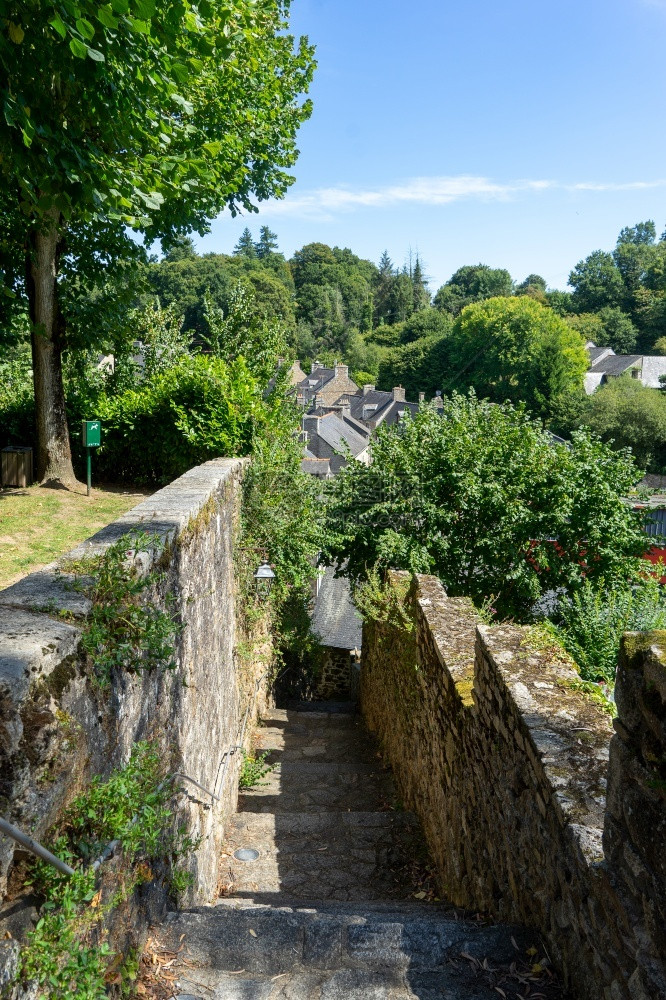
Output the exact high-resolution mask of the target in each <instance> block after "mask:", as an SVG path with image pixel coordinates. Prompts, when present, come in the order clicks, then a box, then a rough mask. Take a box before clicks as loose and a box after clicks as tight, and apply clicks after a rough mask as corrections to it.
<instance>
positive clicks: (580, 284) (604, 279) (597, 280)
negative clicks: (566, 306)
mask: <svg viewBox="0 0 666 1000" xmlns="http://www.w3.org/2000/svg"><path fill="white" fill-rule="evenodd" d="M569 284H570V285H571V287H572V288H573V290H574V291H573V296H572V303H573V305H574V308H575V309H576V310H577V311H578V312H596V311H597V310H599V309H603V307H604V306H619V305H621V304H622V300H623V298H624V285H623V282H622V274H621V272H620V270H619V268H618V267H617V264H616V263H615V261H614V259H613V255H612V254H610V253H605V252H604V251H603V250H595V251H594V253H591V254H590V256H589V257H586V258H585V260H581V261H579V262H578V264H576V266H575V267H574V269H573V271H572V272H571V274H570V275H569Z"/></svg>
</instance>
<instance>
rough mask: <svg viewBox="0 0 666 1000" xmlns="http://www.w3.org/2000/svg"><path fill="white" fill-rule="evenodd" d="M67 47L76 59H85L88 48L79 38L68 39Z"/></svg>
mask: <svg viewBox="0 0 666 1000" xmlns="http://www.w3.org/2000/svg"><path fill="white" fill-rule="evenodd" d="M69 47H70V49H71V51H72V54H73V55H75V56H76V58H77V59H85V58H86V56H87V55H88V46H87V45H84V44H83V42H82V41H81V39H80V38H70V40H69Z"/></svg>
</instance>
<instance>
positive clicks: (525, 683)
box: [361, 575, 666, 1000]
mask: <svg viewBox="0 0 666 1000" xmlns="http://www.w3.org/2000/svg"><path fill="white" fill-rule="evenodd" d="M402 576H403V579H402V581H400V579H399V577H398V578H397V579H396V576H395V575H394V577H393V585H395V584H396V583H397V584H399V585H401V586H403V587H404V582H405V581H404V575H402ZM408 608H409V609H410V617H411V622H410V623H409V624H408V625H407V626H406V627H401V625H400V624H399V623H394V624H391V623H389V622H374V623H366V624H365V626H364V642H363V658H362V662H363V666H362V672H361V704H362V709H363V713H364V716H365V718H366V720H367V722H368V724H369V726H370V728H371V729H373V730H374V731H375V732H376V733H377V734H378V736H379V738H380V740H381V743H382V746H383V749H384V752H385V753H386V756H387V757H388V759H389V760H390V763H391V765H392V767H393V770H394V773H395V775H396V779H397V782H398V786H399V789H400V792H401V794H402V797H403V799H404V802H405V805H406V806H407V807H408V808H411V809H413V810H414V811H415V812H417V814H418V815H419V816H420V818H421V821H422V824H423V827H424V831H425V835H426V838H427V841H428V845H429V848H430V851H431V854H432V856H433V859H434V861H435V864H436V869H437V874H438V879H439V884H440V890H441V892H442V894H443V895H445V896H446V897H447V898H448V899H449V900H451V901H452V902H454V903H456V904H458V905H460V906H464V907H468V908H470V909H472V910H474V911H478V910H482V911H486V912H488V913H489V914H491V915H493V916H495V917H496V918H498V919H502V920H507V921H513V922H519V923H523V924H525V925H527V926H530V927H533V928H537V929H538V930H539V931H540V932H541V933H542V935H543V939H544V943H545V946H546V949H547V952H548V954H549V956H550V958H551V960H552V961H553V963H554V965H555V966H556V967H557V968H559V969H560V970H561V972H562V973H563V975H564V978H565V980H566V981H567V983H568V985H569V987H570V988H571V989H572V991H573V992H574V993H575V994H576V995H577V996H579V997H584V998H586V1000H600V998H603V1000H647V998H650V1000H656V998H657V997H662V996H664V997H666V988H665V983H666V979H665V978H664V961H665V949H664V934H665V931H664V928H665V927H666V919H665V914H666V909H665V908H664V887H665V885H666V879H665V868H664V866H665V865H666V861H664V858H666V811H665V805H664V803H665V798H666V796H665V794H664V788H665V785H664V777H666V775H665V774H664V767H665V765H664V760H665V759H666V757H665V749H666V748H665V741H664V732H665V729H664V727H665V725H666V721H665V720H666V712H665V701H666V681H665V677H666V675H665V673H664V666H663V661H662V658H661V657H662V653H661V649H666V642H665V641H664V640H666V635H664V634H658V635H656V636H652V637H651V638H649V639H644V638H641V640H640V641H639V640H638V639H637V638H636V637H634V639H633V640H632V639H631V637H629V638H627V639H626V640H625V645H624V651H623V656H622V663H621V667H620V672H619V675H618V685H617V692H618V709H619V719H618V720H617V722H616V728H617V735H615V736H613V726H612V722H611V718H610V716H609V715H608V714H607V712H606V711H605V710H604V708H603V706H602V705H601V704H599V703H598V702H597V701H596V700H594V699H593V698H591V697H590V696H589V695H588V694H587V693H585V692H584V691H582V690H581V683H580V677H579V675H578V673H577V671H576V669H575V666H574V665H573V664H572V662H571V661H570V660H569V659H568V657H567V656H566V654H564V653H563V652H562V651H561V650H560V649H559V648H558V647H557V645H556V644H554V643H550V642H549V641H548V640H547V638H546V637H543V636H540V634H539V633H538V632H537V631H536V630H534V629H529V628H520V627H516V626H513V625H497V626H488V625H484V624H483V623H482V621H481V619H480V616H479V615H478V613H477V612H476V610H475V609H474V607H473V605H472V604H471V602H469V601H467V600H465V599H462V598H448V597H447V595H446V593H445V592H444V590H443V588H442V586H441V584H440V583H439V581H438V580H436V579H435V578H433V577H417V578H415V580H414V581H413V584H412V589H411V592H410V597H409V600H408ZM609 749H610V760H611V766H610V770H609ZM607 786H608V787H607ZM607 800H608V808H607V806H606V803H607Z"/></svg>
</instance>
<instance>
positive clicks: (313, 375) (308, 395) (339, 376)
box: [296, 361, 358, 409]
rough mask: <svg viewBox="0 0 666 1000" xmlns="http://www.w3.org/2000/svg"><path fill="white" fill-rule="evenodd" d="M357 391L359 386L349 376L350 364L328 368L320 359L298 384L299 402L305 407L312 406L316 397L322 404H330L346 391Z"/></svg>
mask: <svg viewBox="0 0 666 1000" xmlns="http://www.w3.org/2000/svg"><path fill="white" fill-rule="evenodd" d="M299 368H300V365H299ZM355 392H358V386H357V385H356V382H354V381H353V379H351V378H350V377H349V366H348V365H335V367H334V368H326V366H325V365H320V364H319V362H318V361H314V362H313V363H312V366H311V369H310V374H309V375H307V376H305V377H304V378H303V379H302V380H301V381H300V382H299V383H298V384H297V385H296V394H297V399H298V402H299V403H300V405H301V406H303V407H304V408H305V409H309V408H310V406H311V405H312V404H313V403H314V401H315V397H316V399H317V400H318V402H319V403H320V404H322V405H324V406H330V405H332V404H333V403H336V402H337V400H338V399H339V398H340V396H342V395H343V394H344V393H355Z"/></svg>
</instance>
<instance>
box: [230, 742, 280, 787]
mask: <svg viewBox="0 0 666 1000" xmlns="http://www.w3.org/2000/svg"><path fill="white" fill-rule="evenodd" d="M241 753H242V755H243V761H242V763H241V769H240V774H239V775H238V787H239V788H240V789H243V788H254V787H255V786H256V785H265V784H266V782H265V781H264V780H263V779H264V778H265V777H266V775H267V774H270V773H271V771H274V770H275V767H276V765H275V764H267V763H266V758H267V757H268V755H269V753H270V751H269V750H265V751H264V752H263V753H248V752H247V751H246V750H242V751H241Z"/></svg>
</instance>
